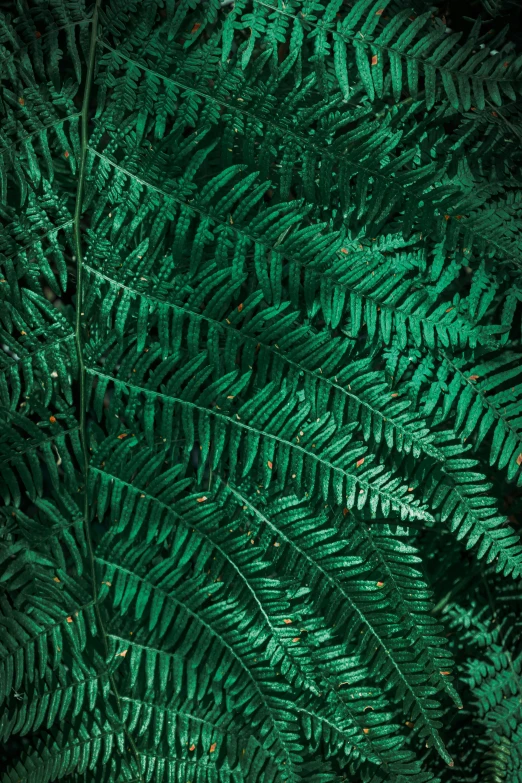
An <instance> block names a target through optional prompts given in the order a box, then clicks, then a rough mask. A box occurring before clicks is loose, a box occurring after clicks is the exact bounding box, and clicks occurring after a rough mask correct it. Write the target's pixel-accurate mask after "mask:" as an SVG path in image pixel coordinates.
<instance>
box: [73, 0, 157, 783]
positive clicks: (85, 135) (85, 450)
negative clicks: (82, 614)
mask: <svg viewBox="0 0 522 783" xmlns="http://www.w3.org/2000/svg"><path fill="white" fill-rule="evenodd" d="M100 2H101V0H96V3H95V6H94V11H93V15H92V28H91V39H90V45H89V59H88V62H87V75H86V80H85V90H84V94H83V103H82V110H81V115H80V118H81V120H80V121H81V148H80V165H79V171H78V187H77V191H76V205H75V210H74V247H75V253H76V320H75V330H74V339H75V344H76V353H77V356H78V385H79V393H80V395H79V396H80V402H79V405H80V409H79V417H78V418H79V429H80V433H79V434H80V442H81V447H82V455H83V479H84V486H83V518H84V526H85V537H86V541H87V548H88V551H89V559H90V566H91V567H90V570H91V579H92V595H93V602H94V610H95V613H96V617H97V620H98V624H99V628H100V632H101V637H102V640H103V645H104V649H105V657H106V659H107V660H106V663H107V664H108V655H109V646H108V643H107V631H106V630H105V625H104V622H103V618H102V616H101V612H100V607H99V604H98V587H97V583H96V565H95V559H94V549H93V545H92V539H91V532H90V523H89V496H88V476H89V446H88V443H87V430H86V422H85V419H86V417H85V380H86V372H85V363H84V361H83V344H82V343H83V341H82V315H83V313H82V306H83V253H82V242H81V225H80V224H81V215H82V201H83V190H84V183H85V170H86V163H87V153H88V151H89V131H88V122H89V102H90V97H91V89H92V82H93V75H94V59H95V54H96V45H97V42H98V37H97V36H98V9H99V6H100ZM107 674H108V677H109V680H110V684H111V690H112V693H113V695H114V698H115V700H116V707H117V712H118V716H119V719H120V722H121V729H122V730H123V732H124V733H125V736H126V738H127V740H128V743H129V745H130V748H129V749H130V750H131V753H132V756H133V757H134V761H135V763H136V767H137V772H138V776H139V780H140V781H141V782H142V783H143V774H142V771H141V764H140V759H139V753H138V749H137V747H136V744H135V742H134V740H133V739H132V737H131V736H130V735H129V732H128V730H127V728H126V727H125V725H124V723H123V710H122V707H121V702H120V696H119V693H118V689H117V687H116V681H115V679H114V675H113V674H112V673H111V672H110V671H109V670H107Z"/></svg>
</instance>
